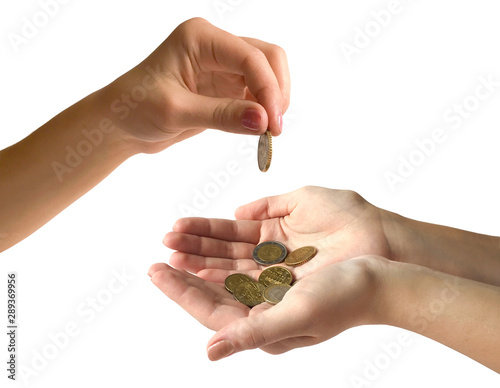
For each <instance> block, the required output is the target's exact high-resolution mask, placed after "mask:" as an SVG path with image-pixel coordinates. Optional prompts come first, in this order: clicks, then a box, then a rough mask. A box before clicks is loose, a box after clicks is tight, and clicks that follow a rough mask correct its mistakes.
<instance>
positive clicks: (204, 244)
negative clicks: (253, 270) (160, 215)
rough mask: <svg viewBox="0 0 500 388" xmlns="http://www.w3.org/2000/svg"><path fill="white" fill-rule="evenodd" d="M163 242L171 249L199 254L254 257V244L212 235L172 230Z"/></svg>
mask: <svg viewBox="0 0 500 388" xmlns="http://www.w3.org/2000/svg"><path fill="white" fill-rule="evenodd" d="M163 244H165V246H167V247H168V248H170V249H173V250H176V251H180V252H185V253H192V254H195V255H199V256H213V257H221V258H228V259H248V258H251V257H252V252H253V249H254V248H255V245H254V244H249V243H240V242H228V241H223V240H218V239H214V238H210V237H200V236H196V235H192V234H185V233H178V232H170V233H168V234H167V235H166V236H165V237H164V238H163Z"/></svg>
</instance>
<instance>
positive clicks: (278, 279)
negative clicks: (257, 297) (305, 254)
mask: <svg viewBox="0 0 500 388" xmlns="http://www.w3.org/2000/svg"><path fill="white" fill-rule="evenodd" d="M292 280H293V276H292V273H291V272H290V270H288V269H286V268H284V267H271V268H267V269H265V270H264V271H262V273H261V274H260V276H259V283H262V284H263V285H265V286H266V287H267V286H270V285H272V284H290V283H291V282H292Z"/></svg>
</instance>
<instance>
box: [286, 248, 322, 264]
mask: <svg viewBox="0 0 500 388" xmlns="http://www.w3.org/2000/svg"><path fill="white" fill-rule="evenodd" d="M317 252H318V250H317V249H316V248H314V247H309V246H308V247H302V248H299V249H296V250H294V251H293V252H290V253H289V254H288V256H287V257H286V259H285V264H286V265H290V266H297V265H302V264H304V263H306V262H308V261H309V260H311V259H312V258H313V257H314V256H315V255H316V253H317Z"/></svg>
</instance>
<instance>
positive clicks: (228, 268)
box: [169, 252, 260, 281]
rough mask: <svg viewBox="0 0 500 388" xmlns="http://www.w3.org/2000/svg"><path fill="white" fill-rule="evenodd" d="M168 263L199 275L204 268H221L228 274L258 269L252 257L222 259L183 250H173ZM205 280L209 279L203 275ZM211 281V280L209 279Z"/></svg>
mask: <svg viewBox="0 0 500 388" xmlns="http://www.w3.org/2000/svg"><path fill="white" fill-rule="evenodd" d="M169 262H170V265H172V266H173V267H174V268H177V269H183V270H185V271H188V272H191V273H196V274H197V275H198V276H200V274H199V272H200V271H202V270H206V269H216V270H222V271H223V272H225V273H226V276H229V274H231V273H235V272H244V273H246V272H247V271H251V270H258V269H259V268H260V267H259V265H258V264H257V263H256V262H255V261H254V260H252V259H245V260H233V259H223V258H220V257H205V256H200V255H193V254H189V253H184V252H174V253H172V255H171V256H170V261H169ZM203 278H204V279H206V280H211V279H208V278H206V277H203ZM211 281H212V280H211Z"/></svg>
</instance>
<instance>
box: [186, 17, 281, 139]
mask: <svg viewBox="0 0 500 388" xmlns="http://www.w3.org/2000/svg"><path fill="white" fill-rule="evenodd" d="M191 27H192V28H193V30H192V32H191V33H189V32H188V33H187V34H186V35H187V36H194V34H198V35H197V36H198V39H197V52H196V55H197V60H198V62H201V66H202V67H204V68H205V69H206V70H211V71H220V70H224V71H229V72H231V73H235V74H241V75H243V76H244V77H245V82H246V84H247V86H248V88H249V90H250V92H251V93H252V94H253V95H254V96H255V98H256V99H257V101H258V102H259V104H261V105H262V106H263V107H264V109H265V110H266V112H267V116H268V127H269V129H270V130H271V132H272V134H273V135H276V136H277V135H279V134H280V133H281V127H282V122H283V117H282V111H281V107H282V106H283V98H282V95H281V90H280V86H279V83H278V80H277V78H276V75H275V74H274V71H273V69H272V67H271V65H270V64H269V62H268V60H267V58H266V56H265V54H264V53H263V52H262V51H261V50H259V49H258V48H256V47H254V46H252V45H251V44H249V43H247V42H245V41H244V40H242V39H240V38H239V37H237V36H234V35H232V34H230V33H228V32H226V31H223V30H221V29H219V28H217V27H214V26H212V25H211V24H210V23H208V22H207V21H202V20H200V19H196V20H194V21H192V23H191V26H188V28H191ZM191 43H192V42H191Z"/></svg>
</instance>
